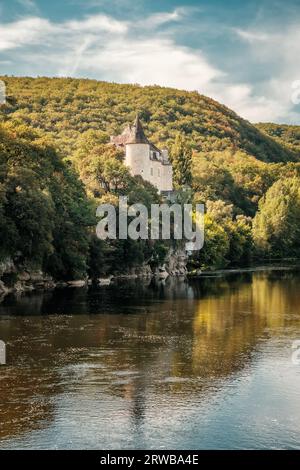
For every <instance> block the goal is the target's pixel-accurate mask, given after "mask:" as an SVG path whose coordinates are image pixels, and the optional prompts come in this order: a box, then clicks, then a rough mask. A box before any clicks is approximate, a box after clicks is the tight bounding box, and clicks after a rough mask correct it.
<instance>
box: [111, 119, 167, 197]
mask: <svg viewBox="0 0 300 470" xmlns="http://www.w3.org/2000/svg"><path fill="white" fill-rule="evenodd" d="M110 140H111V143H113V144H114V145H116V146H117V147H119V148H122V149H124V152H125V165H127V166H128V167H129V168H130V171H131V174H132V175H133V176H136V175H140V176H142V178H143V179H144V180H146V181H149V182H150V183H151V184H153V186H156V188H157V189H158V191H159V192H160V193H161V194H164V195H166V196H168V195H169V194H171V193H172V191H173V171H172V164H171V162H170V160H169V157H168V151H167V150H160V149H158V148H157V147H156V146H155V145H154V144H152V143H151V142H150V141H149V140H148V139H147V137H146V136H145V133H144V130H143V127H142V124H141V122H140V120H139V117H138V116H137V117H136V119H135V121H134V123H133V124H129V125H128V126H127V127H126V128H125V129H124V131H123V132H122V134H120V135H118V136H112V137H111V138H110Z"/></svg>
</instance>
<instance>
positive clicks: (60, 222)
mask: <svg viewBox="0 0 300 470" xmlns="http://www.w3.org/2000/svg"><path fill="white" fill-rule="evenodd" d="M0 78H2V79H3V80H4V81H5V82H6V86H7V94H8V97H7V103H6V104H5V105H4V106H2V107H1V110H0V111H1V121H2V123H1V124H0V216H1V219H0V237H1V244H0V260H1V259H3V258H5V257H6V256H10V257H12V258H13V259H14V260H15V261H16V262H18V263H20V264H32V265H35V266H36V267H39V268H41V269H43V270H45V271H47V272H49V273H50V274H52V275H53V276H54V277H56V278H60V279H71V278H78V277H83V276H86V275H89V276H91V277H97V276H99V275H101V274H104V273H109V272H115V271H119V272H124V270H125V269H127V268H130V267H132V266H136V265H141V264H142V263H144V262H147V263H150V264H152V265H154V266H155V265H158V264H159V263H161V262H163V260H164V257H165V255H166V252H167V249H168V246H167V244H166V243H162V242H155V243H151V242H148V241H136V242H135V241H132V240H124V241H110V242H109V243H108V242H101V241H99V240H98V239H97V238H96V237H95V235H94V233H95V223H96V219H95V209H96V206H97V204H98V203H99V202H111V203H113V204H115V205H117V201H118V196H119V195H121V194H126V195H127V196H128V198H129V203H135V202H143V203H144V204H145V205H146V206H147V207H150V205H151V203H153V202H159V196H158V194H157V192H156V190H155V188H154V187H153V186H151V184H149V183H147V182H145V181H143V180H142V178H141V177H132V176H131V175H130V173H129V171H128V169H127V168H126V167H125V166H124V164H123V153H122V152H120V151H119V150H116V149H115V147H113V146H112V145H110V144H109V136H110V135H113V134H114V135H116V134H118V133H120V132H121V131H122V130H123V127H124V125H125V124H126V123H128V122H130V121H132V120H133V119H134V116H135V114H136V112H137V111H139V113H140V117H141V120H142V122H143V125H144V128H145V132H146V134H147V135H148V136H149V138H150V139H151V140H152V141H153V142H154V143H155V144H157V145H158V146H160V147H168V148H169V151H170V157H171V159H172V162H173V167H174V177H175V178H174V180H175V185H176V189H177V190H178V199H179V200H180V195H182V193H180V190H181V189H183V188H185V189H186V188H187V187H190V191H188V192H187V193H185V197H186V195H187V194H188V196H189V200H190V201H191V200H192V201H193V202H198V203H205V205H206V215H205V219H206V225H205V226H206V234H205V246H204V249H203V250H201V251H200V252H199V253H197V254H194V255H193V256H192V257H191V259H190V267H191V269H199V268H201V269H202V268H206V269H207V268H218V267H224V266H227V265H229V264H245V263H247V262H249V261H250V260H251V259H253V258H255V257H256V256H260V257H261V256H269V257H274V256H275V257H281V256H298V255H299V242H298V240H299V236H298V235H299V234H298V228H297V227H298V223H299V211H298V202H296V201H298V199H297V197H298V196H297V195H296V193H297V191H298V193H297V194H298V195H299V188H298V181H299V177H300V163H299V162H300V130H299V129H300V128H299V127H297V126H279V125H275V124H259V125H257V126H253V125H251V124H250V123H249V122H247V121H245V120H243V119H241V118H240V117H239V116H237V115H236V114H235V113H234V112H233V111H231V110H230V109H228V108H226V107H225V106H222V105H220V104H219V103H217V102H215V101H214V100H212V99H210V98H207V97H204V96H202V95H199V94H198V93H197V92H185V91H180V90H175V89H169V88H162V87H158V86H152V87H140V86H138V85H119V84H115V83H106V82H97V81H94V80H78V79H69V78H66V79H59V78H53V79H50V78H36V79H32V78H17V77H0ZM285 178H289V180H288V182H287V183H284V181H285ZM297 188H298V189H297ZM276 227H277V228H278V230H277V231H276ZM279 227H280V229H279ZM285 230H287V232H286V233H287V234H288V237H286V243H284V244H283V245H282V244H281V245H280V243H279V240H280V239H281V238H282V236H283V234H285Z"/></svg>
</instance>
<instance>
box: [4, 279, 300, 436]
mask: <svg viewBox="0 0 300 470" xmlns="http://www.w3.org/2000/svg"><path fill="white" fill-rule="evenodd" d="M298 285H299V277H298V276H297V275H296V274H295V273H289V272H286V273H285V274H282V273H272V272H271V273H269V274H266V273H255V274H254V275H253V276H252V275H251V274H249V273H246V274H245V275H243V276H241V275H231V276H228V277H220V278H206V279H200V280H199V281H193V282H189V283H188V282H185V281H177V280H174V279H170V280H167V281H166V282H165V283H163V282H151V283H150V284H149V283H148V284H143V283H141V282H138V281H132V282H130V283H125V282H124V283H121V284H120V285H118V286H110V287H108V288H105V289H100V290H94V289H93V290H90V291H89V292H88V291H87V290H84V289H83V290H76V289H75V290H72V289H70V290H68V291H61V292H58V293H55V294H47V295H44V296H42V295H41V296H36V300H35V301H34V302H35V303H30V302H29V301H28V300H26V302H28V304H23V309H22V299H20V300H19V302H18V304H17V305H18V306H17V311H19V312H20V313H24V311H25V313H26V312H28V310H26V309H29V306H30V305H31V306H34V307H33V309H32V313H41V312H42V313H45V312H51V313H61V312H63V313H65V314H70V313H85V315H72V316H69V315H64V316H61V315H60V316H36V317H24V318H14V319H13V318H12V319H11V320H8V321H7V323H6V325H7V326H6V331H4V332H3V334H4V338H3V339H5V335H6V336H7V338H9V337H13V338H17V339H15V340H14V341H12V343H11V347H9V349H10V350H11V351H12V353H13V355H14V358H12V359H13V360H14V361H15V363H16V365H17V367H12V366H9V367H8V368H6V369H5V375H4V376H3V377H2V376H1V380H0V402H1V406H2V408H3V410H4V412H3V413H1V419H2V420H3V421H4V426H2V427H1V430H0V437H2V438H3V437H5V436H9V435H14V434H15V433H17V432H20V431H23V430H28V429H34V428H35V427H37V426H38V425H39V423H41V420H43V421H44V420H50V419H52V413H53V407H52V404H51V403H53V400H51V401H50V399H52V398H53V395H54V397H55V395H56V394H59V393H61V392H62V393H65V394H67V392H68V391H69V390H71V389H72V388H75V389H76V390H78V391H79V392H78V393H79V394H80V393H84V394H89V393H93V392H94V391H95V386H96V387H101V391H102V392H107V393H108V394H111V393H112V394H114V395H118V396H120V397H121V398H122V399H124V400H125V401H127V405H128V409H129V410H130V413H131V420H132V425H133V427H134V428H135V429H136V431H137V432H140V430H141V422H142V421H143V419H144V415H145V412H146V409H147V406H149V397H150V396H151V397H152V398H151V400H150V401H151V403H156V402H158V403H159V402H160V401H161V400H169V399H172V400H177V401H178V403H181V404H183V403H184V400H185V399H188V398H189V397H190V396H191V395H196V396H197V397H199V399H201V397H205V396H206V395H207V394H208V393H209V390H212V391H213V390H214V389H215V386H216V385H217V386H218V385H219V384H220V380H221V381H223V380H226V378H227V377H229V376H231V375H232V374H236V373H237V372H239V371H242V370H243V369H244V368H245V366H247V365H250V364H251V354H252V353H253V351H255V349H256V348H257V347H259V343H260V341H261V340H262V339H265V338H268V337H270V336H272V335H277V334H278V333H281V332H282V330H283V329H284V328H285V327H287V326H288V327H289V329H290V331H292V330H293V329H295V330H297V331H298V330H299V324H300V317H299V314H298V305H299V301H298ZM33 298H35V297H34V296H33ZM37 298H38V299H37ZM24 299H25V298H24ZM27 299H28V298H27ZM31 300H33V299H32V298H31ZM11 305H12V304H11ZM20 305H21V306H20ZM25 307H26V308H25ZM6 308H7V309H8V311H9V312H11V311H16V310H14V309H13V308H12V306H9V304H6V305H5V304H3V305H2V307H1V308H0V312H1V311H2V313H5V309H6ZM34 309H36V311H34ZM100 313H102V314H101V315H100ZM111 313H119V315H114V314H111ZM129 313H130V314H129ZM96 314H99V315H96ZM1 334H2V330H1ZM18 335H19V338H18ZM2 336H3V335H2ZM20 357H23V360H22V361H23V362H22V361H21V363H20ZM81 362H83V364H92V365H93V367H86V369H84V374H83V376H82V377H81V379H80V381H79V382H75V379H74V378H73V375H72V373H70V371H69V372H66V367H65V366H66V365H68V364H69V365H70V367H71V370H72V367H75V366H76V364H78V363H81ZM12 363H13V364H14V362H12ZM59 383H60V384H61V385H58V384H59ZM82 383H83V384H84V387H82V388H80V385H81V384H82ZM95 384H98V385H95ZM99 384H101V385H99ZM5 403H6V405H5V406H4V407H3V404H5ZM54 406H55V399H54Z"/></svg>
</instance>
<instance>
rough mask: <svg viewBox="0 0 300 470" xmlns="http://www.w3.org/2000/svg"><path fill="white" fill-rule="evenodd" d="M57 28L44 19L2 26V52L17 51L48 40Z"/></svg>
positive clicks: (0, 42)
mask: <svg viewBox="0 0 300 470" xmlns="http://www.w3.org/2000/svg"><path fill="white" fill-rule="evenodd" d="M55 29H56V28H55V27H54V26H53V25H52V24H51V23H50V22H49V21H48V20H45V19H42V18H35V17H34V18H25V19H22V20H19V21H15V22H14V23H7V24H2V25H0V51H1V50H2V51H4V50H6V49H15V48H17V47H20V46H24V45H29V44H38V43H40V41H42V40H46V39H47V36H48V35H49V34H52V33H53V32H54V31H55Z"/></svg>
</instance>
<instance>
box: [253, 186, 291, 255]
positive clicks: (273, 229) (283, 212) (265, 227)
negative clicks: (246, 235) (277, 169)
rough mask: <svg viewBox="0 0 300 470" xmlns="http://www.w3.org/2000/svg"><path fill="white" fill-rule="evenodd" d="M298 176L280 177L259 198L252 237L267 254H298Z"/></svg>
mask: <svg viewBox="0 0 300 470" xmlns="http://www.w3.org/2000/svg"><path fill="white" fill-rule="evenodd" d="M299 221H300V178H299V177H293V178H287V179H280V180H278V181H276V183H274V184H273V186H272V187H271V188H270V189H269V190H268V191H267V193H266V195H265V197H263V198H262V199H261V200H260V202H259V210H258V212H257V214H256V216H255V218H254V221H253V237H254V241H255V244H256V247H257V249H258V251H259V252H262V253H264V254H266V255H269V256H275V257H284V256H299V255H300V242H299V240H300V224H299Z"/></svg>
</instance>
